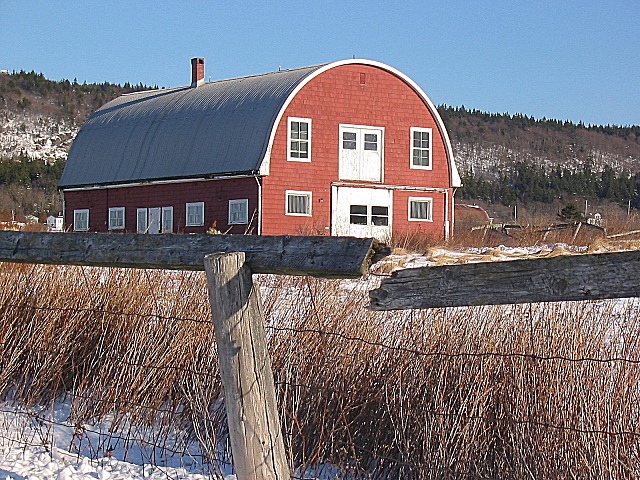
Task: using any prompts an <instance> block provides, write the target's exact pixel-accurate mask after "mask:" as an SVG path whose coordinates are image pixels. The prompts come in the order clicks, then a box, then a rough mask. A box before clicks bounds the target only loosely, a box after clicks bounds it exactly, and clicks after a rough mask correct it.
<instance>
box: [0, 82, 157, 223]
mask: <svg viewBox="0 0 640 480" xmlns="http://www.w3.org/2000/svg"><path fill="white" fill-rule="evenodd" d="M148 88H150V87H147V86H145V85H142V84H139V85H134V86H132V85H129V84H125V85H124V86H121V85H114V84H111V83H101V84H87V83H82V84H80V83H78V82H77V80H73V81H69V80H62V81H52V80H48V79H46V78H45V77H44V75H42V74H41V73H35V72H14V73H12V74H6V73H3V74H0V221H6V220H10V219H12V218H17V219H22V217H24V216H25V215H34V216H36V217H40V218H41V217H44V216H46V215H48V214H50V213H53V214H55V213H57V212H59V211H60V210H61V209H62V203H61V197H60V195H59V194H58V193H57V183H58V179H59V178H60V175H61V174H62V170H63V168H64V162H65V160H66V158H67V153H68V151H69V148H70V146H71V143H72V142H73V139H74V138H75V135H76V134H77V132H78V129H79V128H80V126H81V125H82V123H83V122H84V121H85V119H86V118H87V117H88V116H89V115H90V114H91V113H92V112H93V111H94V110H96V109H97V108H99V107H100V106H101V105H103V104H104V103H106V102H108V101H109V100H111V99H113V98H115V97H117V96H119V95H121V94H123V93H127V92H132V91H135V90H142V89H148Z"/></svg>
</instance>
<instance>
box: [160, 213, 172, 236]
mask: <svg viewBox="0 0 640 480" xmlns="http://www.w3.org/2000/svg"><path fill="white" fill-rule="evenodd" d="M162 233H173V207H162Z"/></svg>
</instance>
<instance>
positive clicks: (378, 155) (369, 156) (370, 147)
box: [339, 125, 384, 182]
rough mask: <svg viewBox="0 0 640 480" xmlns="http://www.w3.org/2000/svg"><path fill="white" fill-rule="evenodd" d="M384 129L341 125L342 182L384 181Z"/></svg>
mask: <svg viewBox="0 0 640 480" xmlns="http://www.w3.org/2000/svg"><path fill="white" fill-rule="evenodd" d="M383 143H384V129H383V128H382V127H364V126H357V125H340V164H339V176H340V180H363V181H368V182H381V181H382V164H383V156H384V155H383V150H384V148H383Z"/></svg>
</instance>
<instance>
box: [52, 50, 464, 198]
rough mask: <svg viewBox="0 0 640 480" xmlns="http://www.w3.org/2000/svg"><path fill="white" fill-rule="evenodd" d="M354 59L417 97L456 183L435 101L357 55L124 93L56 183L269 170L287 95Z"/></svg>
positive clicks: (88, 126) (89, 129) (85, 136)
mask: <svg viewBox="0 0 640 480" xmlns="http://www.w3.org/2000/svg"><path fill="white" fill-rule="evenodd" d="M352 63H361V64H364V65H371V66H375V67H378V68H381V69H383V70H386V71H388V72H389V73H391V74H393V75H395V76H397V77H399V78H400V79H401V80H403V81H404V82H406V83H407V84H408V85H410V86H411V88H412V89H413V90H414V91H415V92H416V93H417V94H418V95H419V96H420V97H421V98H422V100H423V101H424V102H425V104H426V106H427V108H428V109H429V110H430V111H431V113H432V115H433V117H434V119H435V121H436V124H437V125H438V129H439V130H440V133H441V135H442V137H443V139H444V142H445V150H446V154H447V160H448V162H449V175H450V182H451V186H452V187H459V186H461V183H460V176H459V175H458V170H457V168H456V165H455V161H454V156H453V149H452V148H451V142H450V140H449V135H448V133H447V130H446V128H445V126H444V123H443V121H442V118H441V117H440V115H439V113H438V110H437V109H436V107H435V106H434V104H433V102H431V100H430V99H429V97H427V95H426V94H425V93H424V91H423V90H422V89H421V88H420V87H419V86H418V85H417V84H416V83H415V82H414V81H413V80H411V79H410V78H409V77H407V76H406V75H405V74H403V73H402V72H400V71H398V70H396V69H394V68H393V67H390V66H388V65H385V64H383V63H380V62H375V61H371V60H362V59H349V60H341V61H337V62H332V63H328V64H323V65H315V66H311V67H304V68H298V69H293V70H283V71H278V72H272V73H266V74H263V75H255V76H249V77H240V78H233V79H229V80H219V81H216V82H209V83H205V84H203V85H201V86H198V87H196V88H192V87H179V88H172V89H164V90H152V91H146V92H137V93H132V94H127V95H122V96H121V97H119V98H117V99H115V100H113V101H111V102H109V103H107V104H106V105H104V106H103V107H101V108H100V109H99V110H97V111H96V112H95V113H94V114H93V115H91V116H90V117H89V119H88V120H87V122H86V123H85V124H84V125H83V127H82V128H81V129H80V131H79V132H78V135H77V136H76V139H75V140H74V142H73V145H72V147H71V150H70V151H69V157H68V159H67V164H66V166H65V169H64V172H63V174H62V178H61V180H60V183H59V185H58V186H59V187H60V188H63V189H64V188H72V187H87V186H98V185H109V184H125V183H137V182H145V181H153V180H170V179H181V178H203V177H214V176H221V175H234V174H251V173H260V174H262V175H268V173H269V164H270V151H271V148H270V147H271V145H272V143H273V140H274V137H275V133H276V130H277V128H278V124H279V121H280V119H281V117H282V115H283V114H284V111H285V110H286V108H287V106H288V105H289V103H290V102H291V101H292V100H293V98H294V97H295V95H296V94H297V93H298V92H299V91H300V90H301V89H302V88H303V87H304V86H305V85H306V84H307V83H308V82H309V81H311V80H312V79H313V78H315V77H316V76H318V75H320V74H322V73H323V72H325V71H327V70H329V69H332V68H335V67H339V66H341V65H347V64H352Z"/></svg>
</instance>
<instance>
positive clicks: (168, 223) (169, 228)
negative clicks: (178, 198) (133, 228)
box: [136, 207, 173, 234]
mask: <svg viewBox="0 0 640 480" xmlns="http://www.w3.org/2000/svg"><path fill="white" fill-rule="evenodd" d="M136 218H137V231H138V233H151V234H155V233H173V207H162V208H161V207H151V208H138V210H137V215H136Z"/></svg>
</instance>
